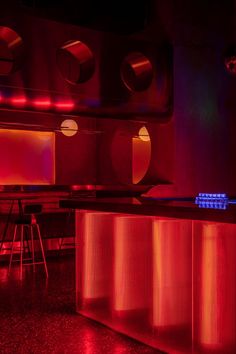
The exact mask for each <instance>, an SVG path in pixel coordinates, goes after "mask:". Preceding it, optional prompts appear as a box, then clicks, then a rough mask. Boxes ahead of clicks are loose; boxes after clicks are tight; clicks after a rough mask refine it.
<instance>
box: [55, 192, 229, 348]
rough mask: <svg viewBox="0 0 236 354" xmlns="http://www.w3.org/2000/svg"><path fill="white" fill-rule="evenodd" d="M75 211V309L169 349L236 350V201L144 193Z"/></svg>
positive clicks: (83, 203) (79, 202) (71, 202)
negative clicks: (207, 203)
mask: <svg viewBox="0 0 236 354" xmlns="http://www.w3.org/2000/svg"><path fill="white" fill-rule="evenodd" d="M60 205H61V207H63V208H65V207H66V208H72V209H76V245H77V246H76V307H77V311H78V313H80V314H82V315H85V316H87V317H89V318H92V319H95V320H96V321H99V322H101V323H103V324H105V325H107V326H109V327H110V328H112V329H114V330H116V331H119V332H121V333H124V334H126V335H129V336H130V337H133V338H135V339H138V340H139V341H142V342H144V343H146V344H149V345H151V346H153V347H154V348H156V349H158V350H161V351H163V352H164V353H171V354H178V353H179V354H180V353H181V354H190V353H191V354H203V353H204V354H209V353H211V354H235V353H236V276H235V274H236V207H235V205H230V206H229V208H228V209H226V210H221V209H220V210H218V209H205V208H199V207H198V206H197V205H195V204H194V203H193V202H191V201H183V200H175V201H173V200H148V199H145V198H87V199H76V198H74V199H66V200H61V201H60Z"/></svg>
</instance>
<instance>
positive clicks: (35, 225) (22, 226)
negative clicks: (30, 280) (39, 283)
mask: <svg viewBox="0 0 236 354" xmlns="http://www.w3.org/2000/svg"><path fill="white" fill-rule="evenodd" d="M18 226H20V278H21V279H22V276H23V265H24V264H25V263H23V261H24V260H26V259H23V253H24V241H25V239H24V232H25V231H26V230H25V228H26V227H28V228H29V232H30V239H31V258H30V260H32V262H31V263H27V265H33V271H34V272H35V265H36V264H43V265H44V269H45V274H46V277H47V278H48V269H47V263H46V258H45V253H44V248H43V242H42V237H41V233H40V228H39V225H38V224H30V225H28V224H21V225H15V228H14V235H13V240H12V247H11V255H10V262H9V268H8V273H10V271H11V266H12V262H13V254H14V242H15V240H16V234H17V230H18ZM34 227H35V228H36V231H37V235H38V240H39V244H40V250H41V254H42V261H41V262H35V248H34ZM27 240H28V239H27ZM18 261H19V260H18Z"/></svg>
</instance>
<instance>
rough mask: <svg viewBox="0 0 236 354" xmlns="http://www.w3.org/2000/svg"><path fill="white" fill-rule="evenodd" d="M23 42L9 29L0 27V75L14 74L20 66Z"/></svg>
mask: <svg viewBox="0 0 236 354" xmlns="http://www.w3.org/2000/svg"><path fill="white" fill-rule="evenodd" d="M22 48H23V40H22V38H21V37H20V36H19V34H18V33H16V32H15V31H13V30H12V29H11V28H9V27H4V26H0V75H2V76H6V75H9V74H11V73H12V72H14V71H15V70H16V69H17V68H18V67H19V65H20V59H21V54H22Z"/></svg>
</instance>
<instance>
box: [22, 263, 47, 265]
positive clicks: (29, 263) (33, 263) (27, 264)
mask: <svg viewBox="0 0 236 354" xmlns="http://www.w3.org/2000/svg"><path fill="white" fill-rule="evenodd" d="M35 264H44V262H34V263H23V265H35Z"/></svg>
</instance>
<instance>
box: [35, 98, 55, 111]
mask: <svg viewBox="0 0 236 354" xmlns="http://www.w3.org/2000/svg"><path fill="white" fill-rule="evenodd" d="M33 105H34V106H35V107H37V108H38V109H48V108H50V107H51V105H52V102H51V100H50V99H37V100H34V101H33Z"/></svg>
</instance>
